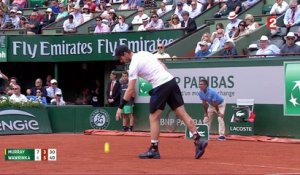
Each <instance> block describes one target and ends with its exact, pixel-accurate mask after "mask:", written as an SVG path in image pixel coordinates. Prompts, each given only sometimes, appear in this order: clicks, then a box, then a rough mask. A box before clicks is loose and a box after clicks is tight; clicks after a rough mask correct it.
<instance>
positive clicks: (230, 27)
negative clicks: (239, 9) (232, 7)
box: [225, 12, 241, 38]
mask: <svg viewBox="0 0 300 175" xmlns="http://www.w3.org/2000/svg"><path fill="white" fill-rule="evenodd" d="M228 19H229V20H230V23H228V24H227V26H226V29H225V35H226V36H227V37H228V38H231V37H232V36H233V34H234V33H235V31H236V30H237V29H238V25H239V23H240V22H241V20H240V19H237V14H236V13H235V12H230V13H229V15H228Z"/></svg>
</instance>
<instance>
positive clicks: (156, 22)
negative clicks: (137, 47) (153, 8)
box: [146, 13, 164, 30]
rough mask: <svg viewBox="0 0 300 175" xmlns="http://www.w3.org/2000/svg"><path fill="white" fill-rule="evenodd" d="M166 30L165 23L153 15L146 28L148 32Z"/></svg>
mask: <svg viewBox="0 0 300 175" xmlns="http://www.w3.org/2000/svg"><path fill="white" fill-rule="evenodd" d="M162 29H164V22H163V20H162V19H159V18H158V15H157V14H156V13H155V14H152V16H151V19H150V22H149V24H148V25H147V26H146V30H162Z"/></svg>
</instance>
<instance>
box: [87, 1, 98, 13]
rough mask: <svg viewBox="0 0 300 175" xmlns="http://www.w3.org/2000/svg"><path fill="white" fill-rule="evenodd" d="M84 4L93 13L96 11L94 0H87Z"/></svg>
mask: <svg viewBox="0 0 300 175" xmlns="http://www.w3.org/2000/svg"><path fill="white" fill-rule="evenodd" d="M86 5H88V7H89V10H90V12H91V13H94V12H95V11H96V7H97V5H96V4H95V2H94V0H87V2H86Z"/></svg>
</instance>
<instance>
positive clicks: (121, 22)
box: [112, 15, 128, 32]
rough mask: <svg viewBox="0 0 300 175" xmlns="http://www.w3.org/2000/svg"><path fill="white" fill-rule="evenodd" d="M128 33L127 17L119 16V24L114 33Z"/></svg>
mask: <svg viewBox="0 0 300 175" xmlns="http://www.w3.org/2000/svg"><path fill="white" fill-rule="evenodd" d="M126 31H128V24H126V23H125V16H123V15H120V16H119V22H118V24H116V25H115V27H114V29H113V31H112V32H126Z"/></svg>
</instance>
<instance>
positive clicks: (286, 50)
mask: <svg viewBox="0 0 300 175" xmlns="http://www.w3.org/2000/svg"><path fill="white" fill-rule="evenodd" d="M284 39H285V41H286V44H284V45H283V46H282V47H281V48H280V53H281V54H293V53H296V54H299V53H300V46H298V45H297V44H295V41H296V40H297V36H296V35H295V34H294V33H293V32H289V33H288V34H287V35H286V36H285V37H284Z"/></svg>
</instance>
